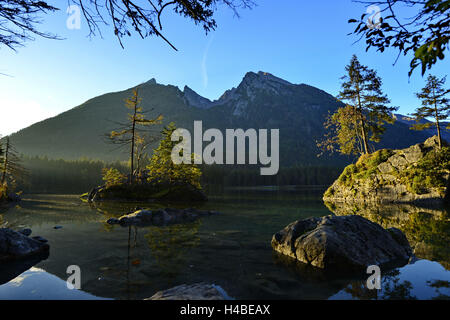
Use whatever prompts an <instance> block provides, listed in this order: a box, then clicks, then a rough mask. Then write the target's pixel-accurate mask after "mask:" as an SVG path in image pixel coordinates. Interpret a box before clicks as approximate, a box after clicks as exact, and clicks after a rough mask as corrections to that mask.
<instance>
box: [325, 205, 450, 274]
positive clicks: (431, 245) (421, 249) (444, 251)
mask: <svg viewBox="0 0 450 320" xmlns="http://www.w3.org/2000/svg"><path fill="white" fill-rule="evenodd" d="M326 205H327V206H328V208H329V209H330V210H331V211H332V212H334V213H335V214H336V215H348V214H358V215H361V216H363V217H365V218H367V219H369V220H371V221H374V222H376V223H378V224H380V225H382V226H383V227H384V228H390V227H395V228H398V229H400V230H402V231H403V232H404V233H405V235H406V237H407V238H408V240H409V242H410V244H411V247H412V248H413V249H414V254H415V256H416V257H417V258H420V259H427V260H432V261H438V262H439V263H440V264H442V265H443V266H444V267H445V268H446V269H447V270H450V246H449V243H450V219H449V218H450V209H449V208H448V207H433V208H424V207H419V206H414V205H410V204H383V205H355V204H352V205H346V204H342V203H333V204H332V203H327V204H326Z"/></svg>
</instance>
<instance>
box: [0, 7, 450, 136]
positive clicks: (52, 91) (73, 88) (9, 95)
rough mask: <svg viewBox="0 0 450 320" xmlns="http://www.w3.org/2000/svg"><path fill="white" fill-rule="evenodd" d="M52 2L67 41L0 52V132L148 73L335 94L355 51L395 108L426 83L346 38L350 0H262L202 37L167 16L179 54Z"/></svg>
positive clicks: (219, 84) (438, 69)
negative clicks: (74, 26) (73, 16)
mask: <svg viewBox="0 0 450 320" xmlns="http://www.w3.org/2000/svg"><path fill="white" fill-rule="evenodd" d="M53 2H54V3H55V4H56V6H59V7H60V8H61V11H60V12H59V13H56V14H53V15H48V16H46V17H44V23H43V24H42V26H41V29H42V30H49V31H52V32H56V33H57V34H58V35H60V36H61V37H64V38H66V39H65V40H61V41H56V40H47V39H42V38H36V41H33V42H28V43H26V46H25V47H22V48H19V49H18V52H17V53H16V52H13V51H11V50H9V49H7V48H1V49H0V57H1V58H0V72H2V73H7V74H9V75H11V76H12V77H5V76H0V108H1V111H2V117H1V118H0V134H3V135H6V134H9V133H12V132H14V131H17V130H19V129H21V128H23V127H26V126H28V125H30V124H32V123H34V122H36V121H40V120H42V119H45V118H47V117H50V116H54V115H56V114H58V113H61V112H63V111H65V110H68V109H71V108H73V107H75V106H77V105H79V104H81V103H83V102H84V101H86V100H88V99H90V98H92V97H95V96H97V95H100V94H104V93H107V92H112V91H119V90H123V89H126V88H129V87H132V86H134V85H136V84H139V83H141V82H144V81H147V80H149V79H151V78H156V80H157V81H158V82H159V83H163V84H173V85H177V86H179V87H180V89H183V87H184V86H185V85H188V86H189V87H191V88H192V89H193V90H195V91H197V92H198V93H199V94H201V95H203V96H205V97H207V98H209V99H217V98H218V97H219V96H220V95H221V94H222V93H223V92H224V91H225V90H226V89H229V88H231V87H233V86H237V85H238V84H239V82H240V81H241V79H242V77H243V76H244V75H245V73H246V72H248V71H266V72H270V73H272V74H274V75H276V76H278V77H281V78H284V79H286V80H288V81H291V82H293V83H306V84H309V85H312V86H316V87H318V88H320V89H323V90H325V91H327V92H329V93H330V94H333V95H336V94H337V92H338V90H339V85H340V80H339V78H340V77H341V76H342V75H343V73H344V67H345V65H346V64H347V63H348V62H349V60H350V58H351V55H352V54H354V53H356V54H357V55H358V56H359V58H360V60H361V62H362V63H363V64H366V65H368V66H369V67H371V68H375V69H377V70H378V72H379V75H380V76H381V77H382V78H383V80H384V90H385V92H386V93H387V94H388V96H389V97H390V98H391V100H392V104H393V105H396V106H399V107H400V112H401V113H404V114H407V113H410V112H412V111H413V109H414V108H416V107H417V106H418V105H419V102H418V101H417V99H416V98H415V95H414V92H417V91H418V90H419V89H420V88H421V87H422V86H423V84H424V79H423V78H422V76H421V75H420V72H415V73H414V75H413V76H412V78H411V79H408V70H409V59H407V58H403V57H402V58H400V60H399V61H398V63H397V64H396V65H395V66H393V62H394V61H395V57H396V52H395V51H387V52H386V53H384V54H380V53H377V52H375V51H370V52H369V53H366V52H365V45H364V42H361V43H356V44H353V42H354V41H355V40H356V38H355V37H354V36H348V33H350V32H351V31H352V30H353V25H349V24H348V23H347V21H348V19H349V18H354V17H359V16H360V15H361V14H362V13H364V12H365V11H366V8H365V7H364V6H363V5H361V4H358V3H353V2H352V1H351V0H339V1H336V0H317V1H303V0H302V1H299V0H281V1H273V0H259V1H257V2H258V6H257V7H255V8H254V9H253V10H245V11H242V12H241V17H240V18H239V19H238V18H236V17H234V15H233V12H232V11H231V10H229V9H228V8H225V7H224V8H221V9H220V11H219V12H218V14H217V16H216V20H217V23H218V28H217V30H216V31H215V32H212V33H210V34H209V35H208V36H206V35H205V33H204V31H203V30H202V28H201V27H199V26H195V25H194V24H192V23H191V22H190V21H188V20H186V19H183V18H181V17H178V16H175V15H174V14H172V13H170V14H167V13H166V15H165V16H164V17H163V19H164V20H163V21H164V26H165V27H164V32H165V35H166V36H167V37H168V38H169V39H170V40H171V41H172V43H174V44H175V45H176V46H177V48H178V49H179V51H178V52H176V51H174V50H173V49H171V48H170V47H169V46H168V45H166V43H165V42H163V41H162V40H161V39H159V38H156V37H152V38H147V39H145V40H142V39H140V38H139V37H137V36H136V37H132V38H127V39H125V41H124V44H125V49H122V48H121V47H120V45H119V43H118V42H117V40H116V39H115V37H114V36H113V34H112V30H111V29H106V28H105V29H104V30H103V39H102V38H100V37H96V38H93V39H90V38H88V37H87V35H88V29H87V25H86V24H85V23H84V21H82V25H81V29H80V30H69V29H68V28H67V27H66V19H67V13H66V7H65V6H64V5H65V4H66V2H64V1H56V0H54V1H53ZM62 3H64V5H63V6H62V7H61V5H62ZM449 66H450V62H449V59H447V61H444V62H439V63H438V64H437V65H436V66H435V68H434V70H433V73H434V74H436V75H438V76H443V75H445V74H446V73H447V72H448V70H449ZM449 84H450V83H449ZM5 111H6V116H3V115H5ZM8 112H11V116H9V115H8Z"/></svg>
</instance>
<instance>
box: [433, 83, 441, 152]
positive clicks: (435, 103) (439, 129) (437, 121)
mask: <svg viewBox="0 0 450 320" xmlns="http://www.w3.org/2000/svg"><path fill="white" fill-rule="evenodd" d="M433 98H434V112H435V116H436V129H437V133H438V142H439V149H442V137H441V127H440V125H439V112H438V108H437V98H436V91H435V88H434V87H433Z"/></svg>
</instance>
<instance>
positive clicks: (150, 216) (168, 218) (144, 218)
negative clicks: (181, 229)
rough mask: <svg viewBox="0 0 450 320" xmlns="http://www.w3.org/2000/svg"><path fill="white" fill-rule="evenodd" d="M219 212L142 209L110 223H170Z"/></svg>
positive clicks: (191, 219)
mask: <svg viewBox="0 0 450 320" xmlns="http://www.w3.org/2000/svg"><path fill="white" fill-rule="evenodd" d="M214 214H217V212H214V211H202V210H197V209H193V208H189V209H175V208H165V209H160V210H145V209H140V210H137V211H135V212H133V213H130V214H127V215H124V216H121V217H120V218H119V219H116V218H111V219H109V220H108V221H107V223H108V224H120V225H121V226H130V225H134V226H150V225H157V226H160V225H169V224H177V223H183V222H191V221H195V220H197V219H198V218H200V217H204V216H210V215H214Z"/></svg>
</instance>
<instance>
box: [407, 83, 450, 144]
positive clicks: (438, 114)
mask: <svg viewBox="0 0 450 320" xmlns="http://www.w3.org/2000/svg"><path fill="white" fill-rule="evenodd" d="M445 81H446V77H443V78H442V79H439V78H437V77H436V76H433V75H429V76H428V79H427V84H426V86H425V87H424V88H423V89H422V90H421V91H420V92H418V93H416V96H417V98H419V99H420V100H421V101H422V107H419V108H417V109H416V112H415V113H413V114H412V116H413V117H414V118H415V119H416V122H417V124H415V125H414V126H413V127H412V128H411V129H414V130H424V129H428V128H430V127H432V126H436V130H437V135H438V139H439V148H442V136H441V125H440V121H442V120H447V118H448V117H449V116H450V100H449V99H448V98H447V97H446V96H447V95H448V94H449V93H450V89H447V90H446V89H445V88H444V85H445ZM426 118H434V120H435V122H434V123H433V122H427V123H420V122H421V121H422V120H424V119H426ZM445 129H450V126H448V127H447V128H445Z"/></svg>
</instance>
